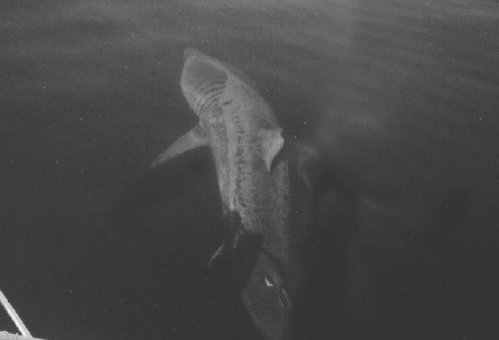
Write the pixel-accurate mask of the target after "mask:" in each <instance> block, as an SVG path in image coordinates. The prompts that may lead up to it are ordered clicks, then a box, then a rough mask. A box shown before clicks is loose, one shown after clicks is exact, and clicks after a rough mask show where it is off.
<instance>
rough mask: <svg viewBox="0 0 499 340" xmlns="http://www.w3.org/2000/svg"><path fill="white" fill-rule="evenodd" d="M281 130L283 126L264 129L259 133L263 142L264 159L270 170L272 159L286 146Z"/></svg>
mask: <svg viewBox="0 0 499 340" xmlns="http://www.w3.org/2000/svg"><path fill="white" fill-rule="evenodd" d="M281 132H282V129H281V128H275V129H263V130H260V131H259V133H258V134H259V135H260V139H261V143H262V153H263V159H264V161H265V166H266V168H267V170H268V171H270V170H271V168H272V161H273V160H274V158H275V157H276V156H277V154H278V153H279V151H281V149H282V147H283V146H284V139H283V138H282V136H281Z"/></svg>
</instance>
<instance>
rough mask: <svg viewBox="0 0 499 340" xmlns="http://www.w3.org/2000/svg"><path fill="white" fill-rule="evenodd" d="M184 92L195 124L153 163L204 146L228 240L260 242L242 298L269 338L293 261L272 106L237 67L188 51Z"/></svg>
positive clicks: (279, 330)
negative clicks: (228, 221) (233, 219)
mask: <svg viewBox="0 0 499 340" xmlns="http://www.w3.org/2000/svg"><path fill="white" fill-rule="evenodd" d="M184 55H185V60H184V68H183V71H182V76H181V82H180V84H181V89H182V92H183V94H184V96H185V98H186V100H187V102H188V104H189V106H190V107H191V108H192V110H193V111H194V113H195V114H196V115H197V116H198V117H199V124H198V125H197V126H196V127H194V128H193V129H191V130H190V131H188V132H187V133H186V134H184V135H183V136H181V137H180V138H179V139H178V140H177V141H176V142H174V144H173V145H171V146H170V147H169V148H168V149H167V150H166V151H165V152H163V153H162V154H161V155H160V156H159V157H158V158H157V159H156V160H155V161H154V162H153V163H152V166H153V167H154V166H158V165H160V164H162V163H164V162H167V161H168V160H170V159H171V158H172V157H175V156H176V155H179V154H181V153H183V152H185V151H188V150H191V149H194V148H196V147H200V146H209V147H210V148H211V153H212V156H213V159H214V162H215V165H216V170H217V176H218V186H219V190H220V195H221V199H222V203H223V207H224V210H225V212H226V213H227V215H228V216H237V223H234V224H233V226H232V227H233V231H232V232H233V235H234V236H233V237H232V242H231V243H232V244H230V245H227V244H226V245H225V246H230V247H232V248H234V249H235V248H237V247H238V245H239V242H240V240H241V239H242V238H244V237H245V235H252V236H258V237H259V239H260V240H261V242H260V243H259V246H258V248H257V249H256V256H255V260H254V263H253V265H252V268H251V269H250V273H249V275H248V277H247V279H246V281H245V283H244V284H243V289H242V298H243V303H244V305H245V307H246V309H247V310H248V312H249V314H250V316H251V318H252V320H253V322H254V324H255V325H256V326H257V328H258V329H259V330H260V331H261V333H262V335H263V336H264V337H265V338H266V339H282V338H283V337H284V336H285V335H284V334H285V330H286V328H287V323H288V319H289V314H290V310H291V302H290V298H289V296H288V293H287V288H286V285H287V282H286V271H287V268H288V266H289V261H290V236H289V232H288V225H289V220H288V219H289V214H290V182H289V174H288V161H287V159H286V157H285V156H284V155H283V153H282V152H280V151H281V150H282V148H283V146H284V140H283V138H282V136H281V132H282V129H281V128H280V126H279V124H278V122H277V120H276V118H275V116H274V114H273V112H272V110H271V108H270V107H269V105H268V104H267V103H266V102H265V100H264V99H263V98H262V97H261V96H260V95H259V94H258V92H257V91H256V90H255V88H254V86H253V85H252V83H251V81H249V80H248V79H247V78H246V77H245V76H244V75H243V74H241V73H240V72H239V71H238V70H235V69H234V68H232V67H231V66H229V65H226V64H225V63H223V62H221V61H219V60H217V59H214V58H212V57H209V56H207V55H205V54H203V53H201V52H199V51H197V50H195V49H192V48H188V49H186V50H185V53H184Z"/></svg>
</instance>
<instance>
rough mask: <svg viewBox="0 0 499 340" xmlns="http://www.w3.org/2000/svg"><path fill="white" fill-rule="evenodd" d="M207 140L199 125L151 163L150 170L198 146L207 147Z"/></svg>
mask: <svg viewBox="0 0 499 340" xmlns="http://www.w3.org/2000/svg"><path fill="white" fill-rule="evenodd" d="M207 145H208V138H207V137H206V133H205V132H204V130H203V128H202V127H201V126H199V125H197V126H196V127H194V128H192V129H191V130H190V131H188V132H187V133H185V134H184V135H183V136H181V137H180V138H179V139H177V140H176V141H175V143H173V144H172V145H170V147H169V148H168V149H166V150H165V151H164V152H162V153H161V154H160V155H159V156H158V157H156V159H155V160H154V161H153V162H152V163H151V168H156V167H157V166H159V165H162V164H164V163H166V162H167V161H169V160H170V159H172V158H173V157H175V156H177V155H180V154H182V153H184V152H186V151H189V150H192V149H195V148H197V147H200V146H207Z"/></svg>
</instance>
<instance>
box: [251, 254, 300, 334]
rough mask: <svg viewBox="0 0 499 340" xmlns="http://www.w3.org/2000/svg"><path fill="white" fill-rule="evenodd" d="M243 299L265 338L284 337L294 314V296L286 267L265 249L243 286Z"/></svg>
mask: <svg viewBox="0 0 499 340" xmlns="http://www.w3.org/2000/svg"><path fill="white" fill-rule="evenodd" d="M243 303H244V306H245V307H246V310H247V311H248V313H249V314H250V316H251V319H252V320H253V323H254V324H255V326H256V327H257V328H258V329H259V330H260V332H261V333H262V335H263V336H264V338H265V339H272V340H274V339H276V340H277V339H283V337H284V334H285V332H286V329H287V328H288V321H289V317H290V314H291V300H290V297H289V295H288V290H287V287H286V280H285V277H284V273H283V267H282V266H281V265H280V264H278V263H276V262H275V259H274V258H272V256H270V254H268V253H266V252H265V251H261V252H260V253H259V255H258V259H257V260H256V263H255V265H254V267H253V270H252V271H251V274H250V275H249V278H248V280H247V282H246V285H245V287H244V288H243Z"/></svg>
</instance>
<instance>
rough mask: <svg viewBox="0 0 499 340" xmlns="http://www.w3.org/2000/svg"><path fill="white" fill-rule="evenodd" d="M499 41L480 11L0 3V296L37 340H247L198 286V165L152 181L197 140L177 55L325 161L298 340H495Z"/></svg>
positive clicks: (224, 289)
mask: <svg viewBox="0 0 499 340" xmlns="http://www.w3.org/2000/svg"><path fill="white" fill-rule="evenodd" d="M498 23H499V8H498V7H497V3H495V2H494V1H485V0H479V1H459V0H454V1H444V0H442V1H430V0H428V1H418V2H411V1H406V0H402V1H394V0H393V1H390V0H376V1H372V0H371V1H361V0H357V1H347V0H341V1H340V0H334V1H319V0H309V1H293V0H288V1H270V0H260V1H251V2H250V1H221V0H220V1H218V0H217V1H210V2H206V1H153V0H146V1H136V0H128V1H118V0H106V1H96V0H90V1H84V2H81V1H72V0H68V1H50V0H46V1H37V2H32V1H11V0H4V1H2V2H1V4H0V80H1V83H0V155H1V158H0V161H1V177H0V181H1V182H0V183H1V188H2V192H3V195H2V197H1V201H0V203H1V204H0V206H1V208H0V212H1V214H0V218H1V225H2V230H4V237H2V239H1V241H0V247H1V249H2V255H3V256H2V260H0V272H1V273H2V275H1V278H0V287H1V288H2V290H3V291H4V292H5V293H6V294H7V296H8V297H9V298H10V300H11V302H12V303H13V304H14V306H16V308H17V309H18V312H19V313H20V314H21V316H22V317H23V319H24V320H25V323H26V324H27V326H28V328H29V329H30V330H31V332H32V333H33V334H34V335H35V336H39V337H43V338H47V339H83V338H85V339H89V338H94V339H108V338H132V337H133V338H139V339H140V338H143V339H146V338H147V339H151V338H152V339H204V338H238V339H245V338H247V339H254V338H257V337H258V334H257V332H256V331H255V330H254V329H253V326H252V325H251V323H250V321H249V320H248V318H247V316H246V315H245V313H244V311H243V310H242V309H241V308H242V307H241V306H239V305H237V304H236V302H237V301H238V296H237V293H236V292H233V291H231V289H230V287H231V285H230V282H231V281H230V277H227V278H224V277H223V276H222V277H221V275H219V274H217V273H210V272H209V271H207V270H206V261H207V260H208V259H209V257H210V256H211V254H212V252H213V251H214V249H216V247H217V246H218V245H219V243H220V242H221V240H222V239H223V235H224V233H223V227H221V226H223V224H224V221H223V219H222V217H221V214H220V211H221V205H220V200H219V197H218V192H217V187H216V182H215V174H214V167H213V164H212V162H211V160H210V156H209V153H208V151H207V150H198V151H195V152H192V153H189V154H187V155H185V156H184V157H182V158H181V159H179V160H178V161H176V162H174V163H171V164H169V165H167V166H166V167H165V168H164V169H162V170H161V171H158V172H151V171H149V170H148V168H147V165H148V163H149V161H150V160H151V159H152V158H153V157H154V156H156V155H157V154H158V153H159V152H161V151H162V150H163V149H164V148H165V147H166V146H168V145H169V144H170V143H172V142H173V141H174V140H175V139H176V138H177V137H178V136H179V135H181V134H182V133H183V132H184V131H186V130H188V129H189V128H190V127H192V126H193V125H194V124H195V123H196V119H195V116H194V115H193V114H192V113H191V112H190V109H189V108H188V106H187V104H186V102H185V100H184V98H183V97H182V95H181V92H180V87H179V78H180V72H181V69H182V64H183V60H182V59H183V50H184V48H186V47H188V46H192V47H195V48H197V49H199V50H201V51H203V52H205V53H207V54H209V55H212V56H214V57H216V58H219V59H221V60H224V61H226V62H228V63H230V64H233V65H235V66H237V67H238V68H240V69H241V70H243V71H244V72H245V73H247V74H248V75H249V76H250V77H251V78H252V79H253V80H254V82H255V83H256V84H258V87H259V90H260V92H261V93H262V95H263V96H264V97H265V98H267V99H268V100H269V102H270V104H271V105H272V107H273V108H274V110H275V111H276V114H277V116H278V117H279V119H280V121H281V122H282V124H283V126H284V128H285V133H286V136H287V138H288V139H291V140H293V139H295V138H296V139H300V140H301V139H306V140H309V141H312V142H313V143H314V144H316V145H318V146H319V147H320V148H321V149H322V150H324V152H325V154H326V161H325V162H324V164H323V166H324V172H325V173H326V174H328V175H329V177H328V178H329V179H328V181H326V182H325V183H326V184H327V185H326V186H325V189H324V192H323V195H322V196H320V198H318V200H317V202H316V206H315V208H316V210H315V213H314V218H313V221H310V225H313V232H312V233H311V234H312V236H310V240H309V243H310V244H309V245H308V247H309V248H307V249H308V250H307V256H306V261H308V262H307V263H308V267H309V269H310V275H309V277H308V278H307V280H306V284H305V286H304V288H303V292H302V293H301V295H300V298H299V301H298V302H297V312H296V316H295V321H294V322H293V324H294V332H295V334H296V338H333V337H334V336H338V337H340V338H342V339H346V338H369V339H373V338H383V339H400V338H414V339H416V338H462V339H464V338H468V339H485V338H494V337H495V336H497V335H498V334H499V332H498V329H497V328H498V326H497V322H496V320H495V319H496V311H497V307H498V301H497V296H498V294H497V293H498V283H497V280H496V279H495V277H497V276H496V275H495V274H498V273H497V268H499V267H498V265H499V261H498V260H499V259H498V257H497V255H495V253H496V249H497V246H498V241H499V238H498V235H497V225H498V213H497V197H498V193H499V190H498V186H499V175H498V174H499V163H498V162H497V161H496V160H497V159H498V156H499V152H498V148H497V146H498V145H499V138H498V134H497V131H498V130H497V128H498V125H499V124H498V123H499V122H498V120H499V119H498V118H497V109H498V107H499V100H498V99H497V98H498V95H497V94H498V93H499V83H498V79H499V65H498V57H497V56H498V51H499V39H498V33H499V24H498ZM0 329H7V330H10V331H14V328H13V326H12V325H11V324H10V322H9V321H8V320H7V317H6V316H4V315H2V317H1V319H0ZM494 335H495V336H494Z"/></svg>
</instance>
